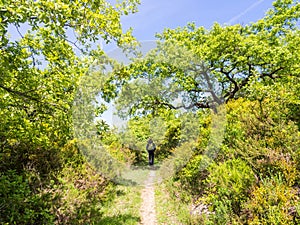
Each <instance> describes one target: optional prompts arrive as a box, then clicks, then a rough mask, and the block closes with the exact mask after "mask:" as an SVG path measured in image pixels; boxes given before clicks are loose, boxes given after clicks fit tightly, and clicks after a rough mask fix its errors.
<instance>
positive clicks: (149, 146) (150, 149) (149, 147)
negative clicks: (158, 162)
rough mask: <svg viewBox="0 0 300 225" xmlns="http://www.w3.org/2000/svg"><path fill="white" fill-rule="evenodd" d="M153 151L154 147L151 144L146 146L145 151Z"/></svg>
mask: <svg viewBox="0 0 300 225" xmlns="http://www.w3.org/2000/svg"><path fill="white" fill-rule="evenodd" d="M155 149H156V146H155V144H154V143H153V142H152V143H148V144H147V151H154V150H155Z"/></svg>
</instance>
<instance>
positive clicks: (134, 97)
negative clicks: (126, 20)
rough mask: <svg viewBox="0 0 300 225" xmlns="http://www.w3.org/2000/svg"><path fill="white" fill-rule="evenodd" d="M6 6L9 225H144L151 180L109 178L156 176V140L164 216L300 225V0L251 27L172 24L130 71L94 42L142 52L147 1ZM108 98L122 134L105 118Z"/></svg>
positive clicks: (2, 188) (2, 178) (4, 146)
mask: <svg viewBox="0 0 300 225" xmlns="http://www.w3.org/2000/svg"><path fill="white" fill-rule="evenodd" d="M0 4H1V5H0V38H1V42H0V51H1V54H0V71H1V76H0V99H1V100H0V109H1V110H0V118H1V126H0V161H1V164H0V224H138V223H139V221H140V214H139V207H140V204H141V198H140V196H139V195H140V188H139V187H131V188H130V187H123V186H116V185H115V184H113V182H112V181H109V179H107V176H108V177H109V178H116V177H117V176H118V175H119V174H118V173H120V171H117V167H118V165H121V164H122V165H123V166H124V168H129V169H130V168H131V169H132V168H142V169H141V171H142V172H143V173H141V172H140V171H139V170H138V169H137V170H133V169H132V170H129V172H128V173H127V175H128V176H135V175H134V174H138V175H139V176H141V177H137V179H143V177H144V176H147V173H148V170H147V169H146V168H147V167H146V164H147V152H145V150H144V148H145V144H146V141H147V139H148V138H149V136H151V137H152V138H153V139H154V141H155V142H156V144H157V152H156V156H157V158H156V160H158V163H157V164H156V166H157V168H158V169H160V170H159V171H158V172H157V174H159V173H160V175H161V177H163V178H165V179H166V180H165V181H164V182H163V183H162V184H159V185H157V187H156V207H157V208H156V210H157V217H158V218H157V220H158V222H159V223H164V222H165V221H166V220H167V221H169V222H170V224H172V223H173V222H174V223H182V224H299V223H300V203H299V202H300V131H299V128H300V115H299V111H300V110H299V109H300V101H299V99H300V77H299V74H300V66H299V58H300V50H299V46H300V30H299V17H300V3H299V2H298V1H292V0H276V1H274V3H273V8H272V9H271V10H270V11H268V12H267V13H266V16H265V17H264V18H263V19H261V20H259V21H257V22H255V23H252V24H249V25H245V26H242V25H232V26H221V25H220V24H217V23H216V24H215V25H213V26H212V27H211V28H210V29H208V30H207V29H205V28H203V27H196V26H195V25H194V24H188V25H187V26H186V27H182V28H177V29H166V30H165V31H164V32H163V33H162V34H158V36H157V37H158V45H157V48H155V49H153V51H151V52H150V53H149V54H148V55H147V56H146V57H144V58H142V59H141V58H138V59H136V60H132V61H131V62H130V64H129V65H127V66H124V65H121V64H119V63H118V62H114V61H113V60H110V59H109V58H108V57H106V56H105V54H104V52H103V51H102V50H101V48H100V47H99V48H95V47H94V46H93V47H92V45H94V43H95V42H97V41H98V40H100V39H104V40H105V41H107V42H115V43H116V44H117V45H118V46H120V47H121V48H123V49H127V50H131V49H132V47H133V46H134V45H135V44H136V43H135V40H134V38H133V37H132V35H131V34H130V31H128V32H125V33H124V32H122V27H121V24H120V16H121V15H127V14H128V13H133V12H135V11H136V6H137V4H138V1H136V0H131V1H130V0H128V1H124V2H123V3H120V4H118V5H117V6H115V7H112V6H111V5H110V4H108V3H107V2H105V1H76V4H73V2H69V1H44V0H42V1H25V2H24V1H5V2H4V1H1V3H0ZM24 27H25V28H26V30H23V28H24ZM9 29H16V30H17V31H18V32H19V33H20V37H19V38H18V39H16V40H13V39H11V38H10V37H9V35H8V32H9ZM69 31H72V32H74V33H75V34H76V35H75V36H74V37H72V36H70V35H69ZM75 49H76V50H75ZM77 51H78V52H80V56H78V54H77V53H78V52H77ZM103 61H105V62H106V63H107V65H109V66H111V67H112V71H111V72H110V73H109V75H108V76H107V77H106V76H105V73H104V72H103V71H105V68H102V67H101V63H103ZM95 81H98V82H95ZM91 84H93V86H90V85H91ZM82 85H83V86H82ZM78 87H86V89H85V90H83V88H78ZM100 97H101V98H102V99H103V100H105V101H107V102H110V101H113V102H115V104H116V108H117V109H118V114H119V116H120V117H122V118H126V119H127V120H128V123H127V126H126V127H125V128H124V129H123V130H122V131H116V129H114V128H111V127H109V126H108V125H107V124H106V123H105V121H97V122H95V117H97V116H99V115H101V114H102V113H103V112H104V111H105V110H106V107H105V106H104V105H103V104H101V103H99V104H98V102H97V98H100ZM82 112H85V113H82ZM74 118H76V120H75V119H74ZM78 128H80V129H78ZM99 143H101V145H100V144H99ZM103 149H105V150H107V152H106V151H102V150H103ZM111 156H112V157H111ZM111 158H114V160H115V161H116V162H117V163H119V164H117V163H116V164H113V163H112V162H111V161H112V160H110V159H111ZM101 161H102V162H104V163H103V164H101V165H100V162H101ZM104 168H105V169H106V171H105V172H109V173H107V174H106V173H104V172H103V170H102V169H104ZM122 168H123V167H122ZM119 169H120V168H119ZM99 170H100V171H99ZM102 172H103V173H102ZM121 172H123V171H121ZM140 182H141V181H139V183H140Z"/></svg>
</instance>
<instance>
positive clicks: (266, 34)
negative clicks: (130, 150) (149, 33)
mask: <svg viewBox="0 0 300 225" xmlns="http://www.w3.org/2000/svg"><path fill="white" fill-rule="evenodd" d="M273 6H274V7H273V9H271V10H269V11H268V12H267V14H266V16H265V17H264V18H263V19H261V20H259V21H257V22H255V23H252V24H250V25H245V26H242V25H240V24H236V25H230V26H229V25H228V26H227V25H225V26H221V25H220V24H218V23H216V24H214V25H213V26H212V27H211V29H209V30H207V29H205V28H203V27H196V26H195V24H192V23H190V24H188V25H187V26H186V27H183V28H177V29H166V30H165V31H164V32H163V33H162V34H158V35H157V37H158V39H159V41H158V44H157V48H156V49H154V50H153V51H152V52H150V53H149V54H148V56H146V57H144V58H142V59H138V60H136V61H134V62H132V63H131V64H130V65H129V66H128V67H126V68H123V69H122V70H120V71H116V74H115V79H120V80H123V81H124V80H125V81H127V83H128V84H126V88H127V89H126V88H124V89H123V90H124V91H125V92H128V86H134V87H130V90H131V92H133V90H135V91H136V92H138V90H139V87H140V86H141V85H137V82H140V80H144V81H145V80H148V84H149V85H150V88H153V86H155V88H156V87H158V86H159V85H158V84H157V83H158V82H160V85H161V86H163V87H164V88H161V90H160V91H157V92H156V93H155V94H151V93H148V94H147V95H144V96H143V97H141V98H137V97H136V98H135V99H134V97H132V99H131V100H134V101H131V103H129V104H127V102H128V101H127V100H128V99H127V96H126V98H123V99H122V98H121V100H120V102H123V101H124V102H126V104H127V107H128V108H130V109H149V110H151V109H154V110H155V109H157V108H159V107H161V108H169V109H178V108H185V109H193V108H194V109H200V108H214V105H216V104H221V103H224V102H228V101H229V100H231V99H234V98H238V97H240V96H244V95H245V94H246V93H245V88H246V87H247V85H249V84H251V83H252V82H254V81H258V82H262V83H264V84H268V83H272V82H273V80H274V79H281V80H284V79H288V77H293V76H297V75H298V74H299V64H298V62H297V59H298V58H299V51H298V48H297V46H298V45H299V41H300V40H299V29H298V25H297V21H298V19H299V16H300V13H299V8H300V4H299V3H298V2H297V1H292V0H285V1H274V3H273ZM138 80H139V81H138ZM136 86H137V87H136ZM144 89H145V88H144V87H143V90H144ZM117 90H118V91H119V90H120V89H117ZM123 90H122V91H123ZM122 91H121V93H122ZM132 96H134V95H132ZM178 97H180V98H181V100H182V101H181V104H174V102H175V103H178V102H177V101H176V99H178ZM126 99H127V100H126ZM136 111H137V110H133V111H132V112H128V113H129V114H134V113H135V112H136Z"/></svg>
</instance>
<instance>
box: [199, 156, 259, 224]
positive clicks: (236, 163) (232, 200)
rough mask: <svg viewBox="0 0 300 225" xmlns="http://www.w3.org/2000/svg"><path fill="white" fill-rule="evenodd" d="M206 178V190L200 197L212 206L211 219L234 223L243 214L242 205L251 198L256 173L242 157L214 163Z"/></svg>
mask: <svg viewBox="0 0 300 225" xmlns="http://www.w3.org/2000/svg"><path fill="white" fill-rule="evenodd" d="M209 173H210V174H209V176H208V178H207V179H206V180H205V183H206V186H207V187H206V191H205V194H204V195H203V196H202V197H201V198H200V199H199V203H200V202H203V203H205V204H207V205H209V206H210V211H211V212H212V214H211V215H210V220H211V221H213V222H214V223H217V224H226V223H229V222H230V223H233V222H234V221H237V220H238V218H239V217H240V215H241V207H242V204H243V203H244V202H246V201H247V200H248V198H249V194H250V188H251V187H252V185H253V184H254V183H255V175H254V173H253V171H252V169H251V167H250V166H248V165H247V163H246V162H245V161H243V160H241V159H232V160H228V161H226V162H224V163H219V164H212V166H210V167H209Z"/></svg>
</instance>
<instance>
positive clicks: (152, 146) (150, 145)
mask: <svg viewBox="0 0 300 225" xmlns="http://www.w3.org/2000/svg"><path fill="white" fill-rule="evenodd" d="M146 150H147V151H148V154H149V165H150V166H152V165H153V164H154V152H155V150H156V145H155V144H154V142H153V140H152V139H151V138H149V140H148V142H147V146H146Z"/></svg>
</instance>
